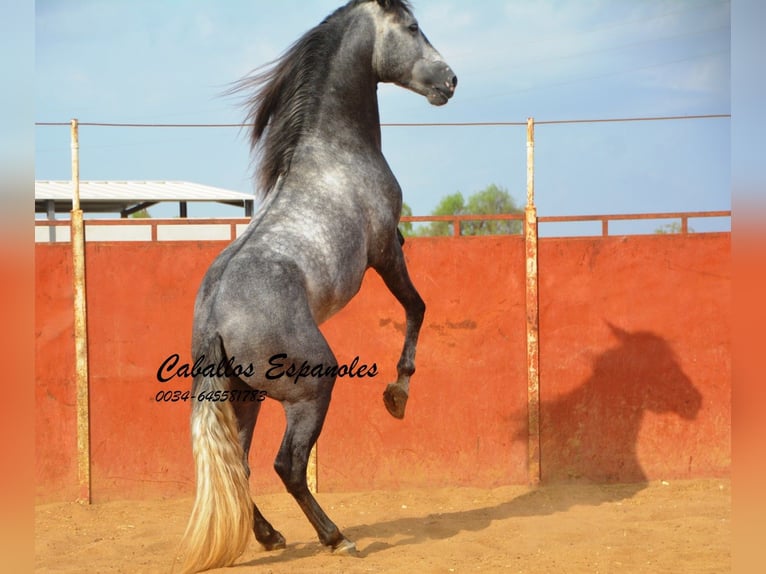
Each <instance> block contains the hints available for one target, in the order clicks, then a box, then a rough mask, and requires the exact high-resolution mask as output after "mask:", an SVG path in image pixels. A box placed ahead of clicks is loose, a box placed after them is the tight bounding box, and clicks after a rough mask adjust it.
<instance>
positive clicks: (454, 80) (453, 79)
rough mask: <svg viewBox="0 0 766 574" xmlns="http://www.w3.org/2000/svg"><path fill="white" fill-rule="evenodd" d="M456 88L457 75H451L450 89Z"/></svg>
mask: <svg viewBox="0 0 766 574" xmlns="http://www.w3.org/2000/svg"><path fill="white" fill-rule="evenodd" d="M455 88H457V76H452V89H453V90H454V89H455Z"/></svg>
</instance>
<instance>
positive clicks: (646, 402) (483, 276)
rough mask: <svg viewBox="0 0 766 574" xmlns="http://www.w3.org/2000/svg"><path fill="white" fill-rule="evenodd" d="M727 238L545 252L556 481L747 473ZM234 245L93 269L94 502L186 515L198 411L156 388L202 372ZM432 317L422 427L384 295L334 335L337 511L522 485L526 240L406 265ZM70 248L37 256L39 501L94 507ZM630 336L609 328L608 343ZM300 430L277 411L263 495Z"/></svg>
mask: <svg viewBox="0 0 766 574" xmlns="http://www.w3.org/2000/svg"><path fill="white" fill-rule="evenodd" d="M729 242H730V236H729V234H705V235H703V234H699V235H690V236H647V237H642V236H636V237H611V238H594V239H544V240H542V241H541V245H540V341H541V343H540V344H541V348H540V361H541V377H540V380H541V399H542V405H541V409H542V413H541V425H542V437H541V440H542V473H543V479H544V480H548V481H554V480H562V479H564V480H571V479H583V480H597V481H635V480H644V479H647V478H649V479H656V478H672V477H691V476H714V475H721V474H725V473H727V472H728V469H729V464H730V446H729V439H730V436H729V417H730V400H729V392H730V383H731V376H730V351H729V343H730V339H731V333H730V321H729V310H730V300H729V289H730V273H729V259H730V257H729ZM224 245H225V244H224V243H222V242H199V243H195V242H182V243H92V244H88V245H87V248H86V258H87V268H86V275H87V290H88V333H89V338H90V345H89V349H90V351H89V352H90V356H89V364H90V385H91V449H92V491H93V497H94V500H96V501H99V500H108V499H115V498H136V497H156V496H175V495H184V496H185V495H188V494H189V493H190V492H191V489H192V485H193V476H192V461H191V449H190V444H189V433H188V415H189V405H188V404H187V403H183V402H178V403H163V402H159V403H158V402H156V401H155V395H156V393H157V392H158V391H161V390H173V389H186V388H188V387H189V386H190V382H191V381H189V380H179V379H174V380H173V381H171V382H168V383H159V382H158V381H157V378H156V372H157V369H158V367H159V366H160V364H161V363H162V361H163V360H164V359H165V358H166V357H167V356H168V355H170V354H172V353H178V354H180V355H181V356H182V357H188V356H189V347H190V333H191V320H192V307H193V301H194V296H195V293H196V289H197V287H198V285H199V282H200V280H201V278H202V275H203V274H204V272H205V270H206V269H207V267H208V265H209V264H210V262H211V261H212V260H213V258H214V257H215V255H216V254H217V253H218V252H219V251H220V250H221V249H222V248H223V246H224ZM405 252H406V255H407V259H408V264H409V268H410V273H411V275H412V278H413V281H414V282H415V284H416V286H417V287H418V289H419V291H420V292H421V294H422V296H423V298H424V299H425V300H426V303H427V305H428V310H427V313H426V320H425V323H424V326H423V330H422V332H421V339H420V345H419V347H418V355H417V361H416V362H417V373H416V374H415V375H414V376H413V378H412V385H411V397H410V401H409V404H408V406H407V415H406V417H405V419H404V420H403V421H399V420H395V419H393V418H392V417H391V416H390V415H389V414H388V413H387V412H386V410H385V408H384V406H383V402H382V392H383V389H384V388H385V386H386V384H387V383H388V382H391V381H392V380H394V379H395V375H396V369H395V366H396V361H397V359H398V356H399V352H400V350H401V345H402V342H403V324H404V313H403V311H402V310H401V308H400V307H399V305H398V303H397V302H396V300H395V299H394V298H393V296H392V295H390V294H389V293H388V292H387V291H386V289H385V287H384V286H383V284H382V281H381V280H380V279H379V278H378V277H377V275H375V274H374V272H371V273H368V275H367V277H366V278H365V282H364V285H363V287H362V290H361V292H360V293H359V295H358V296H357V297H356V298H355V299H354V300H353V301H352V302H351V303H350V304H349V306H348V307H347V308H346V309H344V310H343V311H342V312H341V313H339V314H338V315H337V316H336V317H334V318H332V319H331V320H330V321H328V322H327V323H326V324H325V325H324V326H323V331H324V332H325V334H326V335H327V338H328V340H329V341H330V343H331V345H332V347H333V349H334V350H335V352H336V354H337V356H338V358H339V360H340V361H341V362H344V361H350V360H352V359H353V358H354V357H355V356H359V357H360V360H361V361H362V362H366V363H368V364H370V363H373V362H374V363H376V364H377V366H378V370H379V375H378V376H376V377H375V378H372V379H370V378H365V379H361V380H359V379H350V378H340V379H339V380H338V382H337V383H336V387H335V391H334V396H333V403H332V405H331V407H330V412H329V414H328V417H327V421H326V423H325V428H324V431H323V433H322V436H321V437H320V441H319V447H318V450H319V455H318V459H319V472H318V480H319V488H320V490H364V489H376V488H395V487H399V486H420V487H430V486H438V485H473V486H491V485H497V484H507V483H524V482H525V481H526V477H527V469H526V432H527V427H526V422H525V421H526V359H525V354H524V353H525V334H524V333H525V331H524V329H525V325H524V320H525V319H524V317H525V310H524V275H523V273H524V259H523V257H524V254H523V243H522V239H521V238H517V237H475V238H428V239H426V238H423V239H411V240H408V241H407V243H406V245H405ZM70 261H71V251H70V248H69V246H68V245H47V244H38V245H37V246H36V262H35V266H36V295H35V296H36V302H37V305H36V310H35V315H36V325H35V334H36V364H35V391H36V399H37V421H36V431H37V432H36V444H37V452H36V460H37V469H36V471H37V489H38V500H39V501H53V500H68V499H73V498H74V497H75V496H76V494H77V489H76V484H77V472H76V468H77V467H76V438H75V421H74V416H75V406H74V362H73V353H74V344H73V333H72V323H73V321H72V287H71V283H72V279H71V277H72V273H71V262H70ZM610 325H611V326H610ZM283 428H284V417H283V415H282V411H281V408H280V406H279V404H278V403H275V402H273V401H266V402H265V403H264V407H263V409H262V411H261V416H260V418H259V420H258V425H257V427H256V436H255V439H254V445H253V452H252V453H251V459H252V466H253V476H252V477H251V482H252V485H253V488H254V490H255V491H256V492H257V491H281V490H282V486H281V483H280V482H279V480H278V478H277V477H276V474H275V473H274V471H273V470H272V468H271V465H272V461H273V459H274V456H275V454H276V450H277V448H278V445H279V442H280V439H281V433H282V431H283Z"/></svg>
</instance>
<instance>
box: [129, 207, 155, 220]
mask: <svg viewBox="0 0 766 574" xmlns="http://www.w3.org/2000/svg"><path fill="white" fill-rule="evenodd" d="M129 217H131V218H133V219H147V218H151V217H152V216H151V215H150V214H149V210H148V209H146V208H144V209H139V210H138V211H134V212H133V213H131V214H130V216H129Z"/></svg>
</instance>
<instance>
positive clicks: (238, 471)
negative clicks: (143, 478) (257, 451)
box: [181, 353, 253, 574]
mask: <svg viewBox="0 0 766 574" xmlns="http://www.w3.org/2000/svg"><path fill="white" fill-rule="evenodd" d="M214 354H217V353H214ZM220 388H221V384H220V379H217V378H214V377H211V378H207V377H206V378H205V380H203V381H202V384H200V385H199V388H198V389H197V392H198V393H200V392H202V393H204V394H207V393H208V392H209V391H210V390H216V389H220ZM198 396H199V395H198ZM194 401H195V404H194V405H193V407H192V416H191V435H192V450H193V453H194V466H195V471H196V477H197V487H196V495H195V499H194V507H193V508H192V513H191V517H190V518H189V524H188V526H187V527H186V532H185V533H184V536H183V539H182V541H181V549H182V552H183V553H184V559H183V567H182V573H183V574H191V573H193V572H201V571H203V570H209V569H211V568H220V567H223V566H230V565H231V564H232V563H233V562H234V561H235V560H236V559H237V558H239V556H240V555H241V554H242V553H243V552H244V551H245V548H246V547H247V544H248V542H249V541H250V535H251V533H252V532H253V501H252V499H251V497H250V486H249V483H248V479H247V475H246V474H245V467H244V464H243V456H244V453H243V450H242V446H241V445H240V443H239V438H238V431H237V421H236V417H235V414H234V409H233V407H232V406H231V404H230V403H229V402H227V401H220V402H218V401H209V400H208V401H198V400H197V399H194Z"/></svg>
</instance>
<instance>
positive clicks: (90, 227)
mask: <svg viewBox="0 0 766 574" xmlns="http://www.w3.org/2000/svg"><path fill="white" fill-rule="evenodd" d="M706 218H731V211H687V212H684V211H682V212H666V213H629V214H611V215H543V216H539V217H538V222H539V223H540V224H541V225H543V226H545V225H547V224H551V223H587V222H600V224H601V234H600V235H601V236H603V237H607V236H608V235H609V232H610V223H613V222H616V221H646V220H671V221H672V220H675V221H679V222H680V228H679V233H681V234H686V233H689V232H690V226H689V220H691V219H706ZM509 220H510V221H519V222H520V223H521V224H522V225H523V221H524V214H523V213H505V214H493V215H414V216H413V215H411V216H402V219H401V221H402V223H433V222H444V223H449V224H451V233H450V235H451V236H452V237H460V236H464V235H463V231H464V224H465V223H466V222H475V221H509ZM249 223H250V220H249V219H247V218H190V219H87V220H85V227H86V230H87V231H90V233H87V232H86V240H87V241H199V240H221V241H231V240H232V239H235V238H236V237H237V236H238V235H240V234H241V233H242V232H243V231H244V229H245V228H246V227H247V225H248V224H249ZM69 228H70V220H68V219H58V220H54V221H51V220H47V219H37V220H35V230H36V232H35V241H36V242H37V243H46V242H51V243H52V242H68V241H69V238H70V234H69ZM519 233H521V231H520V232H519ZM88 235H89V237H88ZM556 236H559V237H566V234H564V235H556Z"/></svg>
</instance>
